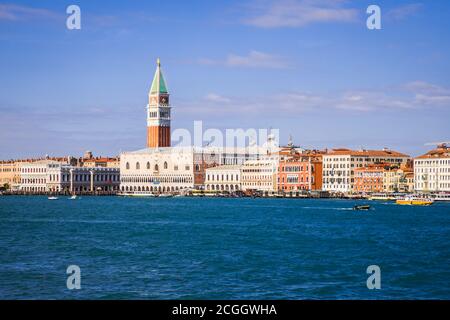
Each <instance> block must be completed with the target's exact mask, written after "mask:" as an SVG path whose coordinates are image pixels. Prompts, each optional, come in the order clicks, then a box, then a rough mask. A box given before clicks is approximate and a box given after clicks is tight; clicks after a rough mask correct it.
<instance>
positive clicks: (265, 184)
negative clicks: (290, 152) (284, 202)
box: [242, 155, 279, 192]
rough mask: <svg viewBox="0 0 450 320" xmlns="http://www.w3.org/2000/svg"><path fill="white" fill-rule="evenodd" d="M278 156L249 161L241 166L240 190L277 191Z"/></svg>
mask: <svg viewBox="0 0 450 320" xmlns="http://www.w3.org/2000/svg"><path fill="white" fill-rule="evenodd" d="M278 164H279V155H273V156H266V157H262V158H261V159H256V160H249V161H247V162H245V163H244V165H243V166H242V190H256V191H267V192H272V191H276V190H277V172H278Z"/></svg>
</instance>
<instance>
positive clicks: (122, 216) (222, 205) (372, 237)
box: [0, 196, 450, 299]
mask: <svg viewBox="0 0 450 320" xmlns="http://www.w3.org/2000/svg"><path fill="white" fill-rule="evenodd" d="M362 203H366V202H364V201H350V200H325V199H324V200H318V199H246V198H242V199H225V198H148V199H135V198H119V197H82V198H81V199H78V200H75V201H73V200H72V201H71V200H67V199H66V198H65V197H61V198H60V199H59V200H58V201H49V200H47V198H46V197H41V196H34V197H25V196H3V197H0V298H1V299H195V298H198V299H450V270H449V266H450V249H449V245H450V204H449V203H435V204H434V205H433V206H430V207H409V206H397V205H395V204H393V203H383V202H370V204H371V205H373V207H374V210H370V211H368V212H365V211H353V210H351V208H352V207H353V205H355V204H362ZM73 264H74V265H78V266H79V267H80V268H81V289H80V290H68V289H67V287H66V279H67V276H68V275H67V274H66V268H67V267H68V266H69V265H73ZM369 265H378V266H380V268H381V289H380V290H369V289H367V286H366V280H367V277H368V276H369V275H368V274H366V268H367V267H368V266H369Z"/></svg>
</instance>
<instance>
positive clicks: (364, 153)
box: [326, 149, 409, 157]
mask: <svg viewBox="0 0 450 320" xmlns="http://www.w3.org/2000/svg"><path fill="white" fill-rule="evenodd" d="M326 155H332V156H333V155H350V156H357V157H409V156H408V155H407V154H404V153H401V152H398V151H394V150H388V149H385V150H350V149H333V150H331V151H330V152H328V153H327V154H326Z"/></svg>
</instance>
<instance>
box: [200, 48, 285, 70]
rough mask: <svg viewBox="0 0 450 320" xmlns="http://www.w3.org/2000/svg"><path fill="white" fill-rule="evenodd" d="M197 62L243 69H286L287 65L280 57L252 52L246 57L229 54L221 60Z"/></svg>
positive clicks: (203, 59) (205, 59) (204, 59)
mask: <svg viewBox="0 0 450 320" xmlns="http://www.w3.org/2000/svg"><path fill="white" fill-rule="evenodd" d="M198 62H199V63H200V64H204V65H224V66H227V67H245V68H273V69H282V68H287V67H288V63H287V62H286V61H285V60H284V59H283V58H282V57H280V56H276V55H272V54H269V53H264V52H261V51H256V50H252V51H250V52H249V53H248V54H247V55H237V54H234V53H230V54H229V55H228V56H227V57H226V58H225V59H223V60H214V59H208V58H202V59H199V60H198Z"/></svg>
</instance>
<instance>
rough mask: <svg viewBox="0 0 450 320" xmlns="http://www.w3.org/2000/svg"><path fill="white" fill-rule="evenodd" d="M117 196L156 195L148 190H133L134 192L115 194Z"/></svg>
mask: <svg viewBox="0 0 450 320" xmlns="http://www.w3.org/2000/svg"><path fill="white" fill-rule="evenodd" d="M117 195H118V196H122V197H152V198H154V197H156V196H157V195H156V194H154V193H150V192H145V191H144V192H143V191H134V192H121V193H118V194H117Z"/></svg>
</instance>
